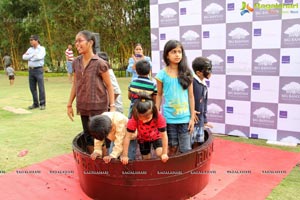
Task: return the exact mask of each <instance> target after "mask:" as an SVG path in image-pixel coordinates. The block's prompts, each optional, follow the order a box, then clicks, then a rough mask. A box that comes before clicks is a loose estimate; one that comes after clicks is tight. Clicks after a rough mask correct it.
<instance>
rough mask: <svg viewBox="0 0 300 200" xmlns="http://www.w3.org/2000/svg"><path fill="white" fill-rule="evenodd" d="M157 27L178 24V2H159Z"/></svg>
mask: <svg viewBox="0 0 300 200" xmlns="http://www.w3.org/2000/svg"><path fill="white" fill-rule="evenodd" d="M158 9H159V14H160V16H161V17H160V18H159V27H169V26H178V25H179V15H178V3H169V4H160V5H159V7H158Z"/></svg>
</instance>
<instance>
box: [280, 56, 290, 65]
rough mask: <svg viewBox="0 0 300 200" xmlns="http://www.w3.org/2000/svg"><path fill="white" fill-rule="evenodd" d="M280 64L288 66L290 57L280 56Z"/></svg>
mask: <svg viewBox="0 0 300 200" xmlns="http://www.w3.org/2000/svg"><path fill="white" fill-rule="evenodd" d="M281 63H282V64H290V63H291V57H290V56H282V57H281Z"/></svg>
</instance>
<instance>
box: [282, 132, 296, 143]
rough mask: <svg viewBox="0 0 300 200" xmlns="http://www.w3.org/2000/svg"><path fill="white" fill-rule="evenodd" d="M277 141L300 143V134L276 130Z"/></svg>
mask: <svg viewBox="0 0 300 200" xmlns="http://www.w3.org/2000/svg"><path fill="white" fill-rule="evenodd" d="M277 140H278V141H280V142H290V143H300V134H299V132H293V131H283V130H278V131H277Z"/></svg>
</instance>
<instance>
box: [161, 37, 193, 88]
mask: <svg viewBox="0 0 300 200" xmlns="http://www.w3.org/2000/svg"><path fill="white" fill-rule="evenodd" d="M176 47H180V48H181V51H182V59H181V61H180V62H179V63H178V81H179V83H180V85H181V86H182V88H183V89H184V90H185V89H187V88H188V87H189V86H190V84H191V83H192V80H193V75H192V73H191V70H190V69H189V68H188V64H187V58H186V55H185V52H184V49H183V46H182V44H181V43H180V42H179V41H178V40H169V41H168V42H167V43H166V44H165V47H164V54H163V57H164V61H165V63H166V65H167V66H168V65H169V64H170V61H169V59H168V53H169V52H170V51H171V50H172V49H175V48H176Z"/></svg>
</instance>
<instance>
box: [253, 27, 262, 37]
mask: <svg viewBox="0 0 300 200" xmlns="http://www.w3.org/2000/svg"><path fill="white" fill-rule="evenodd" d="M253 36H261V28H255V29H254V30H253Z"/></svg>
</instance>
